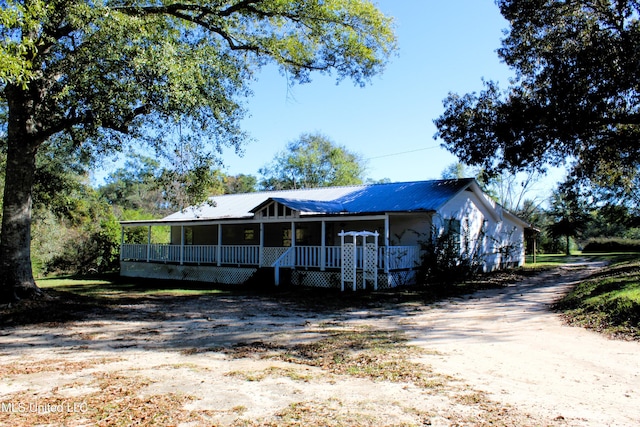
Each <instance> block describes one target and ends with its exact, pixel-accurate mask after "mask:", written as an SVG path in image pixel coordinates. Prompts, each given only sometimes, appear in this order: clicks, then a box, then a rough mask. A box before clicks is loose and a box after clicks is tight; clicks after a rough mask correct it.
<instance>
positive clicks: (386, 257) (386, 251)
mask: <svg viewBox="0 0 640 427" xmlns="http://www.w3.org/2000/svg"><path fill="white" fill-rule="evenodd" d="M389 236H390V233H389V214H388V213H386V214H384V246H385V248H384V272H385V273H389Z"/></svg>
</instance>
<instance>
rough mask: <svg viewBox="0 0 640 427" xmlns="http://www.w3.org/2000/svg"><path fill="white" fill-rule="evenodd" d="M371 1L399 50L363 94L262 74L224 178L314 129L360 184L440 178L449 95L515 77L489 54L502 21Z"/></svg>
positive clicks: (479, 6)
mask: <svg viewBox="0 0 640 427" xmlns="http://www.w3.org/2000/svg"><path fill="white" fill-rule="evenodd" d="M377 5H378V7H379V8H380V10H382V11H383V12H384V13H385V14H386V15H388V16H391V17H393V18H394V20H395V25H396V34H397V36H398V44H399V52H398V56H397V57H394V58H392V59H391V62H390V63H389V64H388V66H387V69H386V70H385V72H384V73H383V74H381V75H379V76H375V77H374V78H373V80H372V82H371V83H370V84H368V85H367V86H365V87H364V88H361V87H359V86H356V85H354V83H353V82H352V81H350V80H344V81H342V82H341V83H340V84H339V85H336V79H335V77H331V76H322V75H316V76H313V81H312V82H311V83H308V84H305V85H296V86H293V87H289V86H288V82H287V79H286V77H284V76H282V75H280V74H279V73H278V71H277V70H276V69H275V67H267V68H265V69H263V70H262V71H261V72H260V73H259V74H258V75H257V79H258V80H257V82H255V83H254V84H253V85H252V89H253V91H254V95H253V96H252V97H251V98H250V99H248V100H247V104H246V105H247V108H248V113H249V114H248V117H247V118H246V119H245V120H244V121H243V124H242V126H243V128H244V129H245V130H246V131H247V132H248V133H249V134H250V136H251V138H252V141H251V142H250V143H248V144H246V145H245V147H244V155H243V156H238V155H237V154H236V153H235V152H234V151H233V150H231V149H228V150H226V151H224V153H223V158H222V160H223V162H224V171H225V172H226V173H228V174H230V175H236V174H241V173H242V174H250V175H255V176H258V170H259V169H260V168H261V167H262V166H265V165H266V164H267V163H269V162H270V161H271V160H273V159H274V157H275V155H276V153H278V152H279V151H282V150H283V149H284V148H285V146H286V144H287V143H288V142H290V141H293V140H296V139H297V138H298V137H299V136H300V135H301V134H303V133H314V132H319V133H322V134H324V135H326V136H327V137H329V138H330V139H331V140H333V141H334V142H335V143H337V144H339V145H342V146H345V147H346V148H347V149H348V150H349V151H351V152H355V153H358V154H360V155H361V156H362V157H363V158H364V159H367V167H368V169H367V178H370V179H373V180H379V179H383V178H388V179H390V180H391V181H395V182H398V181H417V180H425V179H433V178H440V176H441V174H442V171H443V170H444V169H445V168H446V167H447V166H449V165H450V164H452V163H454V162H456V161H457V159H456V158H455V157H454V156H453V155H451V154H450V153H449V152H447V151H446V150H445V149H443V148H441V147H440V144H441V141H438V140H434V138H433V135H434V134H435V132H436V128H435V126H434V124H433V120H434V119H435V118H437V117H439V116H440V115H441V114H442V112H443V106H442V101H443V99H444V98H446V96H447V94H448V93H449V92H456V93H460V94H464V93H467V92H474V91H480V90H481V89H482V79H483V78H484V79H485V80H493V81H497V82H499V83H500V86H501V87H506V86H507V85H508V80H509V77H510V76H511V75H512V71H511V70H509V69H508V68H507V67H506V65H504V64H503V63H501V62H500V60H499V58H498V56H497V54H496V49H498V48H499V47H500V40H501V38H502V37H503V30H504V29H506V28H507V27H508V24H507V22H506V21H505V20H504V19H503V18H502V16H501V15H500V13H499V10H498V7H497V6H496V5H495V4H494V0H446V1H442V0H377ZM107 163H109V162H107ZM105 166H106V165H105ZM107 173H108V172H107ZM98 175H100V173H98ZM560 178H561V174H560V175H558V174H555V175H554V176H553V177H551V178H549V179H547V180H545V181H544V182H541V183H539V184H538V188H537V189H536V190H537V191H538V193H541V194H542V193H546V194H549V188H550V187H551V186H553V185H554V184H555V182H556V181H558V180H559V179H560Z"/></svg>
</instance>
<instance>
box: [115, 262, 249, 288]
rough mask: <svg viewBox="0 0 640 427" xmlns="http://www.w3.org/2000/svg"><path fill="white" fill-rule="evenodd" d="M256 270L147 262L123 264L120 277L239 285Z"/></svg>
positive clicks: (121, 264)
mask: <svg viewBox="0 0 640 427" xmlns="http://www.w3.org/2000/svg"><path fill="white" fill-rule="evenodd" d="M256 270H257V269H255V268H237V267H215V266H196V265H170V264H154V263H146V262H121V263H120V275H121V276H124V277H140V278H148V279H162V280H165V279H167V280H188V281H195V282H209V283H219V284H223V285H239V284H242V283H245V282H246V281H247V280H249V278H250V277H251V276H252V275H253V274H254V273H255V272H256Z"/></svg>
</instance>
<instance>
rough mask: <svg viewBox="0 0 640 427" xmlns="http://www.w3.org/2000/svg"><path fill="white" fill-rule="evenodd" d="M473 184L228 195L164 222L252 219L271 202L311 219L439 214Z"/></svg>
mask: <svg viewBox="0 0 640 427" xmlns="http://www.w3.org/2000/svg"><path fill="white" fill-rule="evenodd" d="M473 182H474V180H473V179H472V178H468V179H449V180H432V181H415V182H400V183H383V184H365V185H355V186H345V187H324V188H313V189H301V190H285V191H265V192H258V193H246V194H228V195H221V196H213V197H211V198H210V199H209V203H208V204H205V205H203V206H200V207H191V208H187V209H185V210H184V211H181V212H176V213H175V214H172V215H169V216H168V217H166V218H164V219H165V220H170V221H175V220H193V219H232V218H236V219H241V218H251V217H253V215H254V213H255V212H256V211H257V210H259V209H260V207H261V206H264V205H265V204H266V203H268V202H269V201H276V202H278V203H282V204H284V205H286V206H288V207H290V208H291V209H294V210H297V211H299V212H304V213H305V214H308V215H312V214H319V215H322V214H324V215H330V214H345V213H346V214H368V213H385V212H389V213H391V212H416V211H424V212H429V211H436V210H438V209H439V208H440V207H442V206H443V205H444V204H445V203H447V202H448V201H449V200H451V199H452V198H453V197H454V196H455V195H456V194H458V193H459V192H461V191H463V190H465V189H466V188H468V187H469V186H470V185H471V184H472V183H473Z"/></svg>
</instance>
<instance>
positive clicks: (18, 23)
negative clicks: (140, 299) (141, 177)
mask: <svg viewBox="0 0 640 427" xmlns="http://www.w3.org/2000/svg"><path fill="white" fill-rule="evenodd" d="M0 5H1V6H2V10H1V11H0V115H1V116H2V117H5V118H6V120H5V121H4V123H3V130H4V132H3V135H2V144H3V145H4V147H3V148H5V149H6V152H7V165H6V184H5V191H4V205H3V217H2V230H1V233H2V234H1V239H2V240H1V243H0V300H2V301H7V300H12V299H15V298H23V297H29V296H34V295H37V294H38V293H39V292H40V291H39V289H38V288H37V286H36V285H35V283H34V279H33V276H32V272H31V261H30V247H29V244H30V239H31V235H30V232H31V231H30V230H31V228H30V226H31V194H32V187H33V184H34V170H35V158H36V153H38V151H40V150H43V149H44V148H45V147H46V146H47V144H49V143H50V141H52V140H53V139H55V140H57V141H58V142H59V141H64V142H65V143H66V146H67V147H69V150H71V151H73V152H74V153H75V154H76V155H78V156H87V155H88V156H96V155H101V154H104V153H109V152H112V151H114V150H122V149H123V147H124V146H125V145H127V144H132V143H135V144H138V143H146V144H148V145H149V146H151V147H154V148H156V150H157V152H158V155H161V154H163V153H165V154H168V155H169V157H175V153H176V150H182V148H184V146H187V151H188V152H190V153H197V154H198V155H200V156H202V157H203V158H204V159H205V160H207V159H209V160H210V159H211V157H212V156H215V155H217V154H219V151H220V149H221V147H223V146H231V147H236V148H238V147H240V145H241V144H242V142H243V140H244V138H245V135H244V133H243V132H242V131H241V129H239V119H240V118H241V117H242V114H243V111H244V109H243V105H242V99H243V98H244V97H245V96H246V95H248V93H249V90H248V86H247V82H248V81H249V80H250V79H251V78H252V75H253V73H254V72H255V71H256V70H257V69H258V68H259V67H261V66H263V65H265V64H267V63H276V64H278V65H279V66H280V67H281V70H282V71H283V73H284V74H286V75H287V76H288V77H289V78H290V79H291V81H292V82H302V83H304V82H308V81H309V80H310V73H312V72H327V73H329V72H333V73H334V74H335V75H336V76H337V78H338V79H343V78H351V79H353V80H354V81H355V82H356V83H357V84H364V83H366V82H367V81H368V80H369V78H370V77H371V76H372V75H374V74H376V73H378V72H380V71H381V69H382V68H383V67H384V65H385V63H386V62H387V60H388V58H389V55H390V54H391V53H392V52H393V51H394V50H395V47H396V44H395V42H396V40H395V35H394V33H393V29H392V24H391V21H390V19H389V18H387V17H385V16H384V15H383V14H381V13H380V12H379V11H378V10H377V9H376V8H375V7H374V6H373V5H372V4H371V3H370V2H369V1H367V0H322V1H321V0H189V1H172V0H162V1H161V0H156V1H153V0H96V1H91V2H86V1H79V0H46V1H45V0H0ZM176 140H177V141H178V142H179V146H174V144H173V143H172V141H176ZM194 163H195V164H198V163H202V162H197V161H195V162H194ZM205 163H206V162H205Z"/></svg>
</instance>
